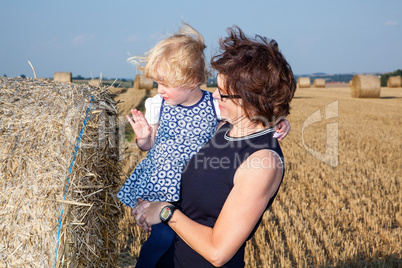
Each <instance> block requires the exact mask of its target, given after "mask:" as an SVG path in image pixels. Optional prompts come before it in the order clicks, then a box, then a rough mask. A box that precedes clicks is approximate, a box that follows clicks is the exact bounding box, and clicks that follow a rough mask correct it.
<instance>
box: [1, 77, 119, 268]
mask: <svg viewBox="0 0 402 268" xmlns="http://www.w3.org/2000/svg"><path fill="white" fill-rule="evenodd" d="M117 119H118V113H117V109H116V102H115V101H114V100H113V99H112V98H111V97H110V93H108V91H106V90H105V89H103V88H92V87H88V85H86V86H85V85H77V84H72V83H71V84H62V83H56V82H53V81H40V80H35V79H30V78H27V79H23V78H5V77H0V122H1V125H2V126H3V127H0V144H1V146H0V163H1V164H0V178H1V183H0V193H1V194H0V215H1V221H0V230H1V231H0V249H1V250H0V267H117V263H116V262H117V259H118V247H119V245H118V241H119V239H118V237H119V234H120V233H121V229H120V228H119V225H118V224H119V221H120V219H121V217H122V206H121V205H120V203H119V201H118V200H117V197H116V192H117V191H118V189H119V188H120V186H121V183H120V180H121V179H120V173H119V170H120V169H121V167H120V164H119V163H120V159H119V135H118V127H117Z"/></svg>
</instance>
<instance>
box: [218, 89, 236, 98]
mask: <svg viewBox="0 0 402 268" xmlns="http://www.w3.org/2000/svg"><path fill="white" fill-rule="evenodd" d="M218 92H219V96H221V100H222V99H225V98H226V99H240V98H241V96H240V95H225V94H222V93H221V89H220V87H218Z"/></svg>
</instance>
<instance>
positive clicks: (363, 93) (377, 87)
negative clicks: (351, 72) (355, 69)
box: [351, 75, 381, 98]
mask: <svg viewBox="0 0 402 268" xmlns="http://www.w3.org/2000/svg"><path fill="white" fill-rule="evenodd" d="M380 92H381V82H380V78H379V77H378V76H374V75H355V76H353V79H352V87H351V93H352V97H353V98H378V97H380Z"/></svg>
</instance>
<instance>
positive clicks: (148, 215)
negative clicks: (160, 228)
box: [131, 199, 170, 233]
mask: <svg viewBox="0 0 402 268" xmlns="http://www.w3.org/2000/svg"><path fill="white" fill-rule="evenodd" d="M167 205H170V203H167V202H157V201H155V202H149V201H145V200H142V199H138V204H137V206H136V207H135V208H133V209H132V210H131V216H133V217H135V222H136V223H137V225H138V226H140V227H142V228H143V229H144V231H145V232H146V233H148V232H149V231H151V229H152V228H151V226H152V225H154V224H158V223H161V222H162V221H161V219H160V217H159V215H160V212H161V210H162V208H163V207H164V206H167Z"/></svg>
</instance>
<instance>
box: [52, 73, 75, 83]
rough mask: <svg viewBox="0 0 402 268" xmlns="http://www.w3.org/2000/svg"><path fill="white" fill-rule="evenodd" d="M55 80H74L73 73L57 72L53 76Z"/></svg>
mask: <svg viewBox="0 0 402 268" xmlns="http://www.w3.org/2000/svg"><path fill="white" fill-rule="evenodd" d="M53 80H54V81H55V82H63V83H65V82H72V81H73V75H72V74H71V73H69V72H55V73H54V76H53Z"/></svg>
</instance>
